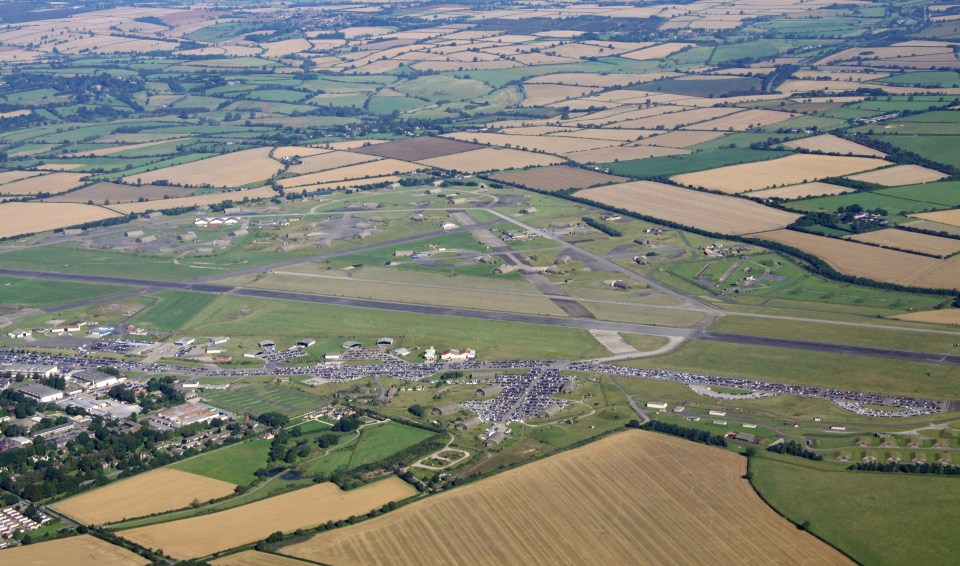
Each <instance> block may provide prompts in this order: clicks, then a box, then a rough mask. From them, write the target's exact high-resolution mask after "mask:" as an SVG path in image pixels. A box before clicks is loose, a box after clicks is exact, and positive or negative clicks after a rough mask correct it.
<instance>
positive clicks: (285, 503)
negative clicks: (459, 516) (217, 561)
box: [118, 477, 417, 560]
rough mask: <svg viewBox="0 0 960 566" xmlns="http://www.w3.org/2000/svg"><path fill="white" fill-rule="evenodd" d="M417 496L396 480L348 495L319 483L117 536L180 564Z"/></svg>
mask: <svg viewBox="0 0 960 566" xmlns="http://www.w3.org/2000/svg"><path fill="white" fill-rule="evenodd" d="M416 493H417V492H416V490H415V489H413V487H412V486H410V484H408V483H406V482H404V481H403V480H401V479H399V478H396V477H391V478H389V479H385V480H380V481H377V482H375V483H372V484H368V485H365V486H363V487H358V488H356V489H354V490H351V491H341V490H340V488H339V487H337V486H336V485H335V484H332V483H322V484H317V485H313V486H310V487H307V488H303V489H299V490H297V491H293V492H290V493H285V494H283V495H278V496H275V497H271V498H269V499H265V500H262V501H257V502H254V503H250V504H248V505H243V506H240V507H234V508H232V509H227V510H226V511H220V512H218V513H212V514H209V515H202V516H199V517H191V518H189V519H181V520H179V521H171V522H168V523H160V524H157V525H151V526H147V527H138V528H135V529H130V530H126V531H120V533H118V534H119V535H120V536H122V537H123V538H126V539H128V540H131V541H133V542H136V543H137V544H140V545H143V546H146V547H148V548H163V549H164V551H165V552H166V553H167V554H168V555H170V556H172V557H174V558H177V559H180V560H184V559H188V558H196V557H199V556H206V555H208V554H211V553H213V552H217V551H220V550H226V549H228V548H233V547H236V546H240V545H243V544H248V543H250V542H253V541H256V540H259V539H262V538H265V537H266V536H267V535H269V534H270V533H273V532H276V531H282V532H290V531H294V530H296V529H299V528H304V527H310V526H313V525H317V524H320V523H325V522H327V521H331V520H332V521H338V520H342V519H346V518H348V517H350V516H351V515H362V514H364V513H367V512H369V511H371V510H373V509H377V508H379V507H382V506H383V505H385V504H387V503H389V502H391V501H402V500H404V499H406V498H408V497H411V496H413V495H416Z"/></svg>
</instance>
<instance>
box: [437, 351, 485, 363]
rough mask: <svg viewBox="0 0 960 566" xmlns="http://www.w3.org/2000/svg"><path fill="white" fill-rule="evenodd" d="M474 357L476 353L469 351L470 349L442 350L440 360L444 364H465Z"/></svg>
mask: <svg viewBox="0 0 960 566" xmlns="http://www.w3.org/2000/svg"><path fill="white" fill-rule="evenodd" d="M476 357H477V352H476V351H475V350H471V349H470V348H464V349H462V350H457V349H453V348H451V349H449V350H444V351H443V352H442V353H441V354H440V360H441V361H444V362H465V361H467V360H472V359H474V358H476Z"/></svg>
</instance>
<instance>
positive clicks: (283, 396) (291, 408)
mask: <svg viewBox="0 0 960 566" xmlns="http://www.w3.org/2000/svg"><path fill="white" fill-rule="evenodd" d="M203 396H204V399H206V400H207V401H208V402H210V403H212V404H213V405H215V406H216V407H218V408H221V409H225V410H227V411H231V412H234V413H243V414H248V415H259V414H262V413H269V412H278V413H283V414H285V415H287V416H289V417H294V416H298V415H302V414H304V413H307V412H310V411H315V410H317V409H319V408H320V407H321V406H323V405H324V403H323V401H322V400H321V399H319V398H318V397H316V396H315V395H311V394H309V393H303V392H300V391H297V390H296V389H293V388H291V387H285V386H283V385H277V384H274V383H262V382H254V383H247V382H244V383H237V384H235V385H234V386H231V388H230V389H228V390H226V391H213V390H211V391H206V392H204V394H203Z"/></svg>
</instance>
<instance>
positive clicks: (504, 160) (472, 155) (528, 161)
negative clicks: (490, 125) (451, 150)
mask: <svg viewBox="0 0 960 566" xmlns="http://www.w3.org/2000/svg"><path fill="white" fill-rule="evenodd" d="M563 161H564V160H563V159H562V158H559V157H555V156H552V155H544V154H542V153H531V152H529V151H520V150H518V149H499V148H492V147H487V148H484V149H478V150H475V151H469V152H464V153H457V154H453V155H446V156H443V157H434V158H431V159H421V160H419V161H418V163H420V164H421V165H426V166H429V167H438V168H440V169H448V170H453V171H460V172H462V173H480V172H483V171H492V170H500V169H520V168H523V167H531V166H538V165H539V166H543V165H556V164H558V163H562V162H563Z"/></svg>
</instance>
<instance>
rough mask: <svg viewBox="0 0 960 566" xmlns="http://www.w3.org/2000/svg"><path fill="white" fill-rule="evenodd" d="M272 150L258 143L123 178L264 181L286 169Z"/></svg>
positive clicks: (217, 183)
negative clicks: (252, 146)
mask: <svg viewBox="0 0 960 566" xmlns="http://www.w3.org/2000/svg"><path fill="white" fill-rule="evenodd" d="M271 150H272V148H269V147H259V148H256V149H247V150H243V151H237V152H234V153H228V154H226V155H218V156H217V157H211V158H208V159H201V160H199V161H192V162H190V163H185V164H183V165H174V166H173V167H164V168H163V169H157V170H155V171H148V172H146V173H138V174H136V175H130V176H129V177H124V179H123V181H124V182H125V183H137V182H143V183H153V182H156V181H159V180H161V179H163V180H166V181H168V182H170V183H172V184H174V185H193V186H198V185H210V186H212V187H240V186H243V185H248V184H250V183H257V182H260V181H265V180H267V179H269V178H270V177H272V176H273V175H275V174H277V172H279V171H280V170H282V169H283V165H281V164H280V162H278V161H276V160H274V159H271V158H270V151H271Z"/></svg>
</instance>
